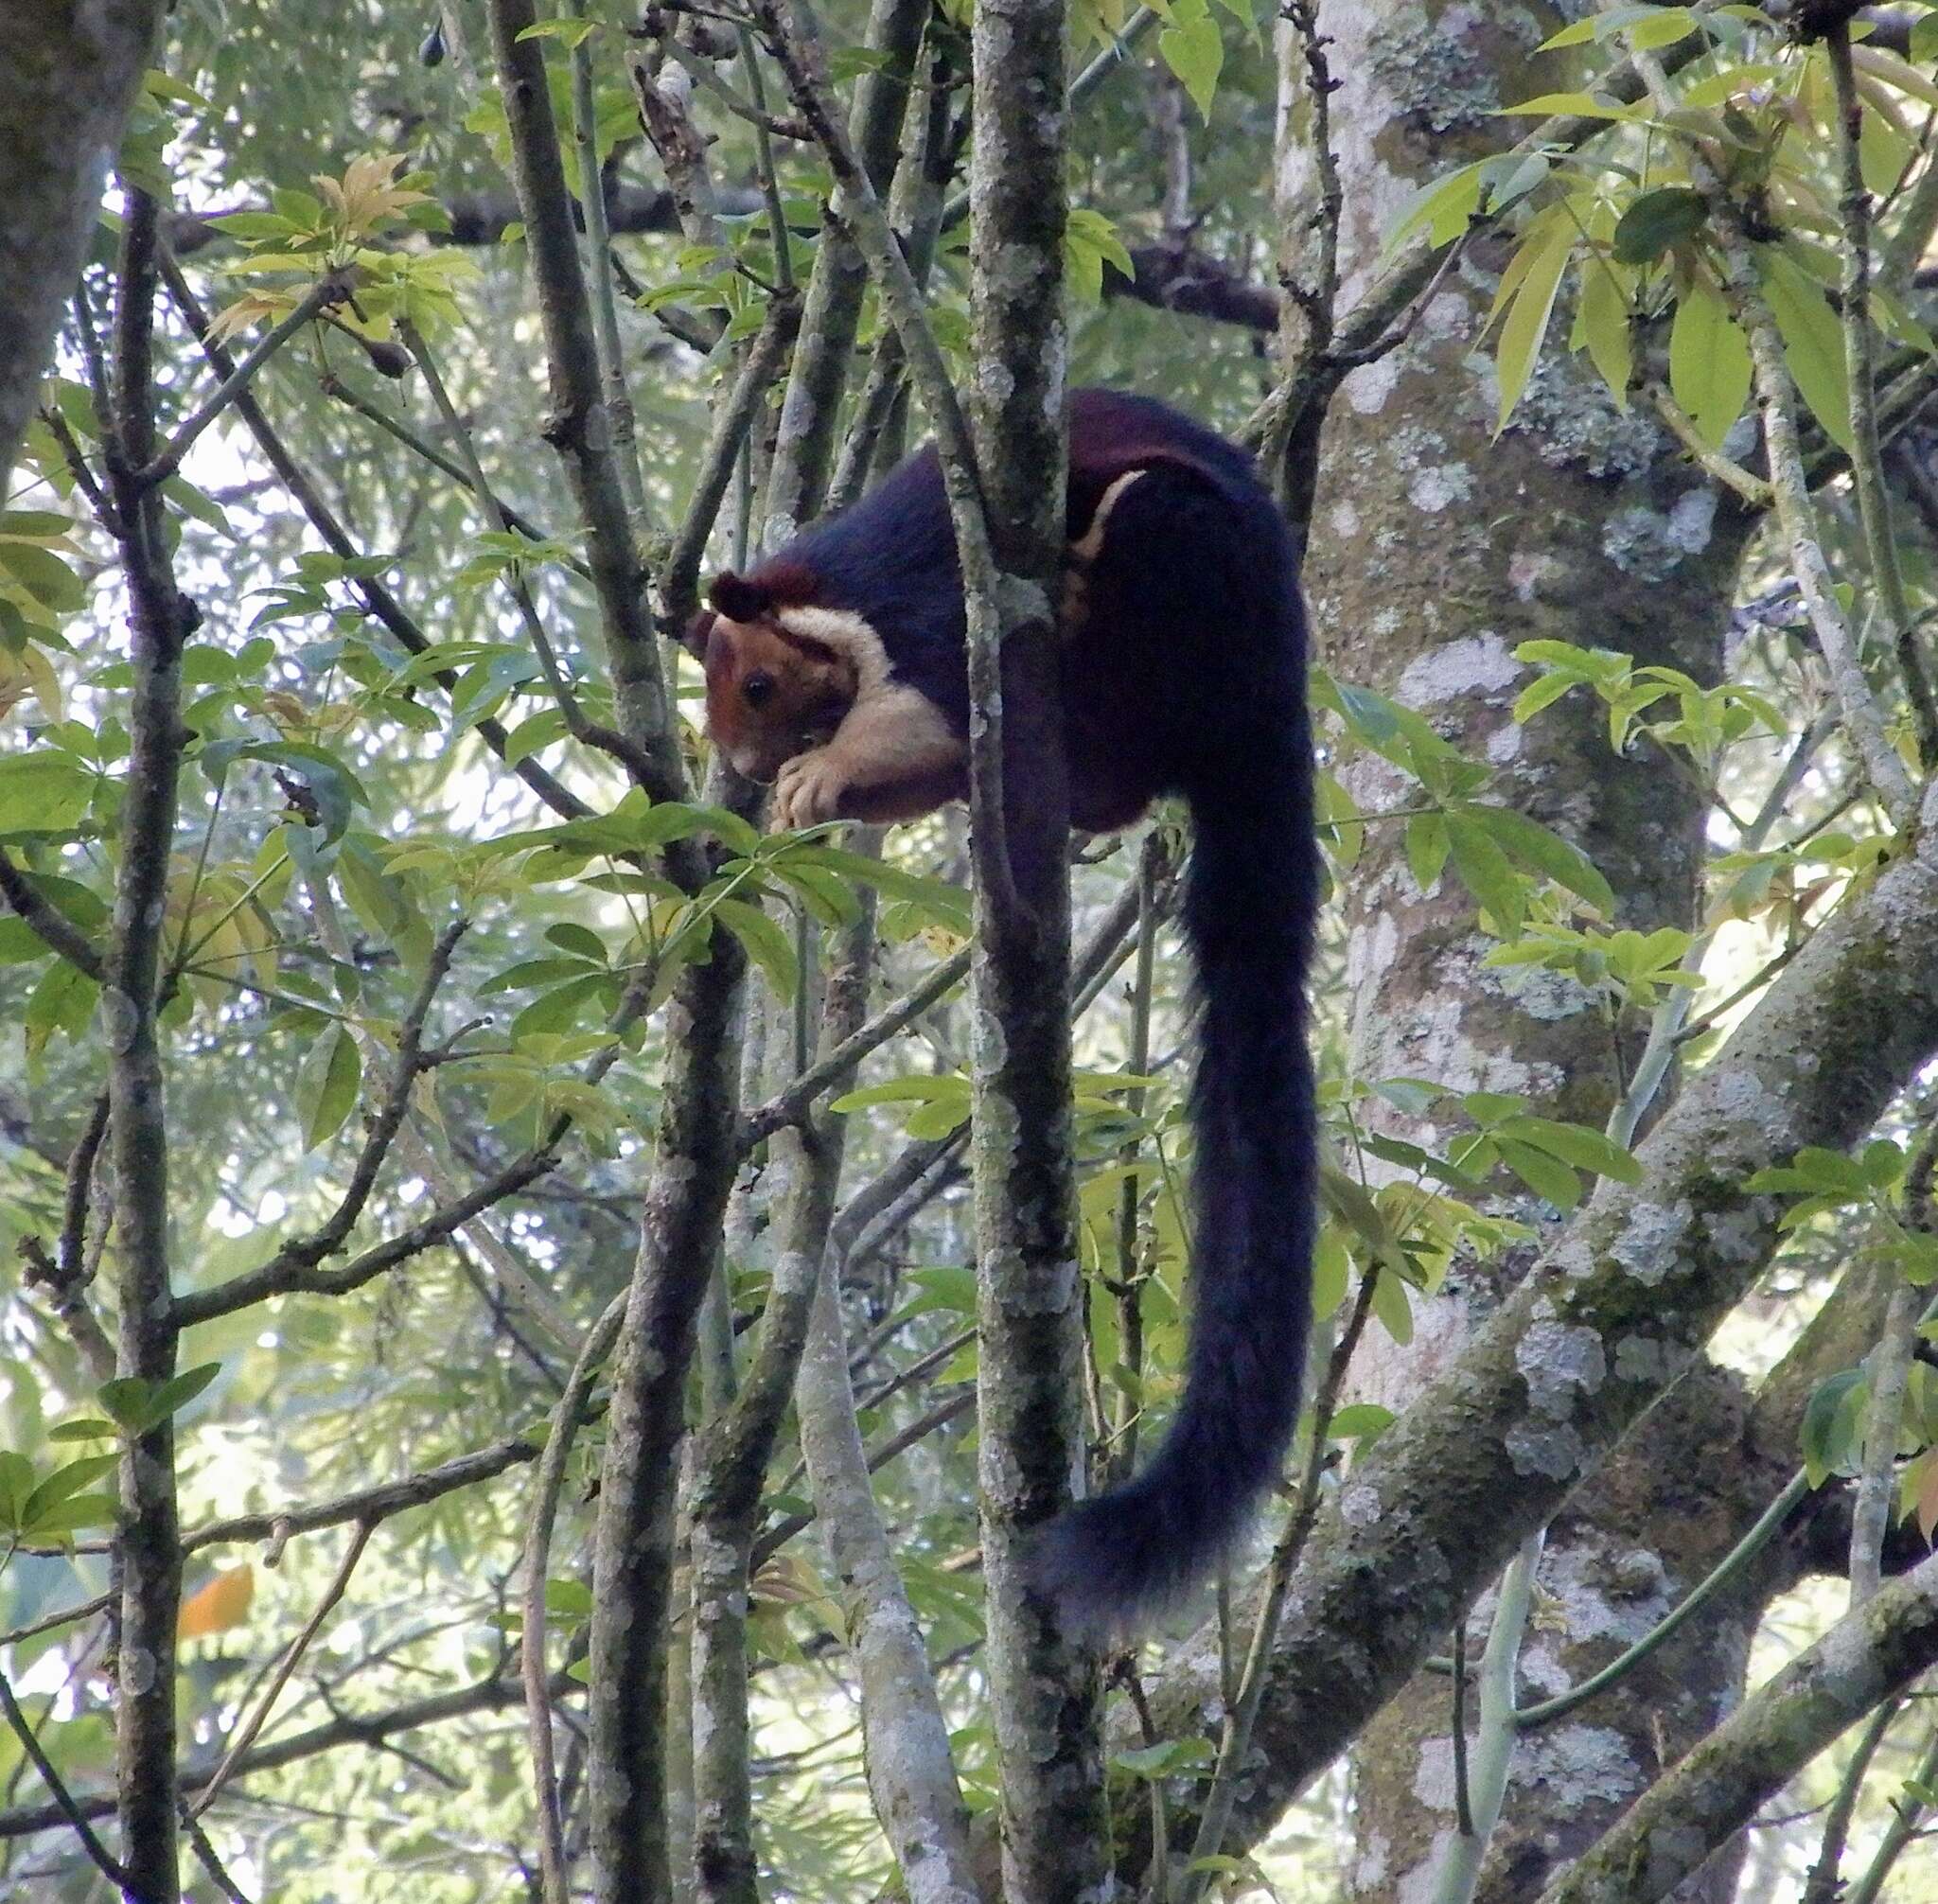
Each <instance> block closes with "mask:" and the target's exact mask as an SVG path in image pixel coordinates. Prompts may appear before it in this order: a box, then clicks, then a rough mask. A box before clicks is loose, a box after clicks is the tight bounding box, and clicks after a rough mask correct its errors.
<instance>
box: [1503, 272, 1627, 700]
mask: <svg viewBox="0 0 1938 1904" xmlns="http://www.w3.org/2000/svg"><path fill="white" fill-rule="evenodd" d="M1578 322H1579V328H1580V332H1581V339H1582V342H1583V343H1584V344H1586V345H1587V346H1588V356H1589V361H1591V362H1592V363H1593V364H1594V367H1595V369H1597V370H1598V371H1600V373H1601V378H1602V381H1603V382H1604V383H1606V384H1607V385H1608V387H1609V395H1610V396H1611V397H1613V398H1614V399H1615V402H1616V404H1617V405H1618V406H1619V407H1620V408H1622V409H1624V410H1626V409H1628V407H1629V379H1630V376H1631V375H1632V374H1633V372H1634V354H1633V348H1632V345H1631V344H1630V335H1629V299H1628V295H1627V293H1626V292H1625V291H1623V289H1622V287H1621V285H1620V284H1619V283H1618V282H1617V281H1616V278H1615V273H1614V271H1613V270H1612V267H1610V266H1609V265H1608V264H1607V263H1605V262H1603V261H1600V260H1598V259H1597V258H1594V257H1591V258H1590V259H1589V261H1588V264H1587V267H1586V268H1585V269H1584V271H1583V272H1582V275H1581V302H1580V306H1579V320H1578ZM1565 685H1566V684H1565V683H1564V684H1563V686H1564V687H1565ZM1514 718H1515V719H1516V720H1520V719H1521V718H1522V716H1521V714H1519V713H1518V712H1517V713H1516V714H1515V716H1514Z"/></svg>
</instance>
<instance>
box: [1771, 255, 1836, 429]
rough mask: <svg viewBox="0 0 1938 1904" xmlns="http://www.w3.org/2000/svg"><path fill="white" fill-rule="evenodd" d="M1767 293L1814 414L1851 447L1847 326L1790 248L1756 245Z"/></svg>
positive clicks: (1793, 369)
mask: <svg viewBox="0 0 1938 1904" xmlns="http://www.w3.org/2000/svg"><path fill="white" fill-rule="evenodd" d="M1757 259H1758V263H1759V265H1760V266H1761V268H1762V273H1763V294H1764V296H1765V297H1766V298H1768V299H1769V301H1770V311H1771V316H1772V317H1774V318H1775V319H1776V327H1777V329H1778V330H1779V331H1781V332H1782V333H1783V355H1784V361H1785V362H1786V363H1787V364H1788V365H1789V372H1790V375H1791V377H1793V378H1794V379H1796V385H1797V389H1798V390H1799V391H1800V392H1801V393H1802V395H1803V398H1804V401H1805V402H1806V403H1807V404H1808V405H1809V406H1810V414H1811V415H1813V416H1814V417H1816V419H1817V421H1818V422H1819V423H1820V424H1822V425H1823V433H1824V434H1825V435H1826V436H1828V437H1829V438H1830V440H1831V441H1832V442H1833V443H1835V444H1836V445H1837V446H1838V448H1839V449H1841V450H1848V449H1849V448H1850V447H1851V441H1852V438H1851V393H1850V381H1849V378H1848V376H1847V375H1846V370H1845V364H1844V356H1843V327H1842V326H1841V325H1840V324H1839V322H1838V318H1837V313H1836V312H1835V311H1834V310H1832V309H1831V308H1830V301H1829V299H1828V298H1826V297H1825V296H1824V295H1823V287H1822V286H1821V285H1820V284H1818V282H1817V280H1816V279H1815V278H1813V277H1812V276H1811V275H1810V274H1809V273H1808V272H1806V270H1805V269H1804V268H1803V266H1802V265H1800V264H1799V263H1798V262H1797V261H1796V259H1795V258H1793V257H1792V256H1790V255H1789V254H1788V252H1787V251H1781V250H1778V249H1776V248H1775V247H1773V246H1771V245H1761V246H1759V247H1758V248H1757Z"/></svg>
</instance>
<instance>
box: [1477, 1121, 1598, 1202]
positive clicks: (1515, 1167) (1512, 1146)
mask: <svg viewBox="0 0 1938 1904" xmlns="http://www.w3.org/2000/svg"><path fill="white" fill-rule="evenodd" d="M1494 1141H1495V1142H1496V1143H1497V1144H1498V1145H1499V1146H1500V1151H1501V1161H1502V1162H1503V1163H1504V1164H1506V1166H1507V1168H1508V1169H1509V1170H1510V1171H1512V1172H1514V1174H1515V1175H1516V1176H1517V1177H1519V1178H1520V1179H1521V1181H1522V1182H1523V1183H1524V1184H1525V1185H1526V1186H1527V1187H1528V1189H1529V1190H1532V1191H1533V1192H1534V1193H1535V1195H1536V1196H1542V1197H1546V1198H1547V1200H1548V1201H1549V1202H1550V1203H1551V1204H1553V1205H1554V1207H1555V1208H1557V1209H1561V1210H1569V1209H1573V1208H1575V1206H1576V1205H1577V1203H1579V1202H1580V1201H1581V1179H1580V1178H1579V1177H1577V1175H1576V1174H1575V1172H1573V1171H1572V1170H1570V1169H1569V1168H1568V1166H1567V1165H1566V1164H1564V1163H1563V1162H1561V1160H1560V1159H1559V1157H1554V1156H1550V1155H1548V1154H1547V1153H1546V1152H1545V1151H1538V1150H1536V1149H1535V1148H1534V1146H1533V1145H1532V1144H1525V1143H1517V1142H1516V1141H1515V1140H1514V1139H1513V1138H1512V1137H1507V1136H1506V1127H1505V1126H1503V1127H1502V1129H1501V1130H1499V1131H1497V1132H1496V1133H1495V1134H1494Z"/></svg>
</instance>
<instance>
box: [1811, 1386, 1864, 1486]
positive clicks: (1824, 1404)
mask: <svg viewBox="0 0 1938 1904" xmlns="http://www.w3.org/2000/svg"><path fill="white" fill-rule="evenodd" d="M1860 1386H1861V1387H1863V1388H1865V1389H1868V1386H1869V1384H1867V1383H1866V1382H1865V1378H1864V1371H1863V1370H1862V1369H1861V1368H1846V1369H1844V1370H1843V1371H1842V1372H1841V1373H1840V1374H1837V1375H1833V1376H1831V1377H1830V1378H1829V1380H1828V1381H1826V1382H1823V1383H1821V1384H1818V1388H1817V1392H1816V1393H1815V1394H1814V1395H1812V1396H1811V1397H1810V1400H1809V1402H1807V1403H1806V1406H1805V1409H1804V1424H1803V1431H1802V1434H1801V1437H1799V1438H1800V1439H1801V1440H1802V1443H1803V1454H1804V1468H1805V1471H1806V1475H1807V1477H1808V1479H1809V1482H1810V1485H1811V1487H1813V1488H1821V1487H1822V1486H1823V1483H1824V1482H1825V1481H1826V1480H1828V1479H1829V1478H1830V1476H1831V1475H1832V1474H1837V1473H1852V1472H1856V1468H1857V1459H1858V1452H1859V1451H1858V1448H1857V1446H1856V1439H1855V1437H1854V1435H1853V1432H1852V1430H1853V1426H1854V1423H1855V1422H1856V1420H1857V1419H1858V1415H1857V1406H1856V1404H1855V1402H1854V1398H1856V1397H1858V1396H1859V1388H1860Z"/></svg>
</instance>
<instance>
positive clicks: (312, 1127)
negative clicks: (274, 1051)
mask: <svg viewBox="0 0 1938 1904" xmlns="http://www.w3.org/2000/svg"><path fill="white" fill-rule="evenodd" d="M362 1084H363V1057H362V1053H361V1051H359V1050H358V1049H357V1041H356V1039H355V1038H353V1037H352V1036H351V1035H350V1033H349V1031H347V1030H346V1029H345V1028H344V1026H342V1025H334V1026H332V1027H331V1028H330V1030H329V1031H328V1032H327V1033H326V1034H325V1036H323V1037H322V1038H320V1039H318V1040H317V1042H316V1043H315V1045H313V1046H312V1047H311V1048H310V1049H309V1052H308V1056H307V1057H306V1058H305V1059H304V1061H303V1069H302V1075H301V1078H300V1080H299V1082H298V1084H297V1099H298V1102H300V1103H303V1104H304V1105H306V1106H307V1111H306V1115H305V1117H304V1119H303V1148H304V1149H305V1150H310V1151H313V1150H315V1149H316V1147H317V1146H318V1145H319V1144H326V1143H327V1142H328V1141H329V1140H330V1138H332V1137H335V1136H336V1134H337V1133H338V1132H339V1131H340V1130H342V1129H343V1127H344V1120H345V1119H347V1118H348V1117H349V1115H350V1113H351V1112H352V1111H353V1110H354V1109H355V1108H356V1105H357V1094H358V1092H359V1091H360V1090H361V1088H362Z"/></svg>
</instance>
